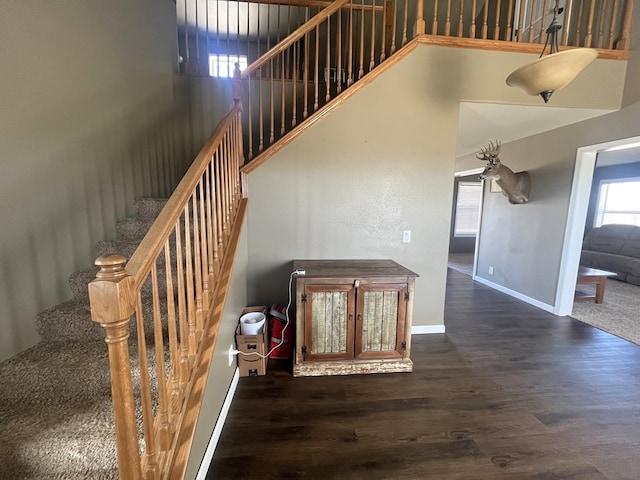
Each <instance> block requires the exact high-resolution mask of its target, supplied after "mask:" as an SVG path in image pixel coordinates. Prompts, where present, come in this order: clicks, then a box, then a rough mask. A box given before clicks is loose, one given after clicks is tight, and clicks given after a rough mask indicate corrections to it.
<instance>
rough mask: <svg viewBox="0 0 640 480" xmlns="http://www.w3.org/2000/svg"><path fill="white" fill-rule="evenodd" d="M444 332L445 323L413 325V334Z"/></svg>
mask: <svg viewBox="0 0 640 480" xmlns="http://www.w3.org/2000/svg"><path fill="white" fill-rule="evenodd" d="M431 333H444V325H416V326H413V327H411V335H428V334H431Z"/></svg>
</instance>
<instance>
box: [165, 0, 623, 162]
mask: <svg viewBox="0 0 640 480" xmlns="http://www.w3.org/2000/svg"><path fill="white" fill-rule="evenodd" d="M555 7H556V2H555V0H431V1H425V0H335V1H333V2H327V1H325V0H267V1H262V2H258V3H249V2H246V1H244V0H243V1H240V0H231V1H222V0H216V1H213V2H207V3H206V4H205V7H204V8H203V7H202V6H201V4H200V3H198V2H196V1H195V0H182V1H181V2H179V3H178V7H177V9H178V21H179V49H180V58H181V59H182V62H181V72H182V73H184V74H190V75H209V74H214V75H217V76H223V77H224V76H228V77H231V76H233V71H234V66H235V64H236V63H238V64H239V65H240V69H241V71H242V73H241V77H242V83H243V87H244V88H243V94H242V104H243V109H244V112H245V114H244V115H243V122H244V130H245V138H244V139H243V142H244V153H245V155H246V160H247V161H252V160H255V159H256V157H259V156H261V157H262V160H260V161H258V162H253V161H252V162H250V163H249V165H247V166H246V167H245V168H244V171H250V170H251V169H252V168H255V167H257V166H258V165H259V164H260V163H261V162H262V161H263V160H264V156H263V155H262V154H263V153H265V152H267V151H269V152H271V153H273V152H274V150H273V149H272V147H275V148H280V147H281V146H282V145H284V143H286V142H280V139H282V138H284V137H285V136H288V138H291V137H292V135H295V134H296V133H297V132H299V131H301V129H300V128H297V126H299V125H301V123H302V122H303V121H305V120H307V119H308V118H310V117H312V116H313V115H314V114H315V113H316V112H323V111H326V110H322V107H324V106H325V105H327V104H329V103H330V102H332V101H333V100H334V99H336V98H337V97H340V98H342V99H344V98H345V96H343V95H341V94H342V92H344V91H345V90H346V89H347V88H349V87H351V86H352V85H353V84H354V83H356V82H359V81H360V80H361V79H363V78H364V77H365V76H366V75H367V74H368V73H369V72H371V71H372V70H373V69H374V68H376V67H377V66H378V65H381V64H382V63H383V62H386V61H387V60H389V59H390V57H391V56H392V55H394V54H395V52H396V51H398V50H399V49H401V48H402V47H404V46H405V45H407V44H408V43H410V42H411V41H412V40H413V39H415V38H416V37H419V41H420V42H421V43H431V44H437V45H448V46H463V47H473V48H482V49H489V50H509V51H519V52H535V53H539V52H541V51H542V47H543V44H544V42H545V40H546V34H545V30H546V28H547V27H548V25H549V24H550V23H551V20H552V18H553V12H554V9H555ZM559 7H560V9H561V11H560V14H559V21H560V22H561V23H562V30H561V35H560V38H559V43H560V49H561V50H562V49H565V48H572V47H592V48H597V49H599V56H600V58H614V59H624V58H627V56H628V51H627V50H628V48H629V29H630V19H631V11H632V8H633V0H607V1H596V0H563V1H561V2H560V5H559ZM412 45H413V44H412ZM314 118H318V116H315V117H314ZM310 123H312V122H306V123H305V125H307V126H308V125H309V124H310ZM290 133H291V135H289V134H290ZM276 145H277V147H276Z"/></svg>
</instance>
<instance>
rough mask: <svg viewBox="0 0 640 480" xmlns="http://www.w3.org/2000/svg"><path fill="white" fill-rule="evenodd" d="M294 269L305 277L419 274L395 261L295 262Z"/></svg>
mask: <svg viewBox="0 0 640 480" xmlns="http://www.w3.org/2000/svg"><path fill="white" fill-rule="evenodd" d="M293 268H294V269H297V268H301V269H304V270H305V277H316V278H317V277H360V278H366V277H380V276H385V277H391V276H403V277H417V276H419V275H418V274H417V273H415V272H412V271H411V270H409V269H408V268H405V267H403V266H402V265H400V264H399V263H396V262H394V261H393V260H294V261H293Z"/></svg>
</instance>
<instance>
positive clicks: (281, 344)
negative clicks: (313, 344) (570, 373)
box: [269, 304, 295, 360]
mask: <svg viewBox="0 0 640 480" xmlns="http://www.w3.org/2000/svg"><path fill="white" fill-rule="evenodd" d="M269 313H270V314H271V319H270V322H269V323H270V328H271V343H270V345H269V350H272V349H274V350H273V352H272V353H271V355H269V358H275V359H278V360H287V359H289V357H291V348H292V346H293V325H294V324H295V316H294V315H292V314H291V312H289V325H287V314H286V307H285V306H284V305H279V304H275V305H273V306H272V307H271V310H270V312H269ZM285 325H287V326H286V328H285ZM283 332H284V341H282V338H283Z"/></svg>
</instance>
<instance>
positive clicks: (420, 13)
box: [374, 0, 437, 35]
mask: <svg viewBox="0 0 640 480" xmlns="http://www.w3.org/2000/svg"><path fill="white" fill-rule="evenodd" d="M436 3H437V2H436ZM374 12H375V10H374ZM374 15H375V13H374ZM425 31H426V23H425V21H424V0H418V2H417V7H416V28H415V34H416V35H423V34H424V33H425Z"/></svg>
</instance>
